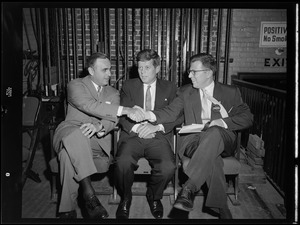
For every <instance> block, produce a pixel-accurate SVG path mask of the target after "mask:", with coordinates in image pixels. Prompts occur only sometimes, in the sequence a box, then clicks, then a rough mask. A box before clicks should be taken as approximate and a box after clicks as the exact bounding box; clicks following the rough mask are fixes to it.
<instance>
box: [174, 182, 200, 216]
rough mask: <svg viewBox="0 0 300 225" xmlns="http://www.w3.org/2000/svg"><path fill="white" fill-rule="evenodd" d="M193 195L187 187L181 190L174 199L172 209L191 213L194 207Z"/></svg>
mask: <svg viewBox="0 0 300 225" xmlns="http://www.w3.org/2000/svg"><path fill="white" fill-rule="evenodd" d="M194 199H195V194H194V193H193V191H192V190H191V189H189V188H188V187H184V188H182V189H181V191H180V193H179V195H178V196H177V198H176V201H175V203H174V207H175V208H177V209H181V210H184V211H188V212H189V211H192V210H193V207H194Z"/></svg>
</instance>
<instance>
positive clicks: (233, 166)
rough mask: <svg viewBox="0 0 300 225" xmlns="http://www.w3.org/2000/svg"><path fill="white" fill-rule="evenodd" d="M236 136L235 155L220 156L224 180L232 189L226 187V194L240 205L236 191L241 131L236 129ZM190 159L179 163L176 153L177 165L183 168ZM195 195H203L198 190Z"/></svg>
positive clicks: (178, 128)
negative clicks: (231, 196)
mask: <svg viewBox="0 0 300 225" xmlns="http://www.w3.org/2000/svg"><path fill="white" fill-rule="evenodd" d="M180 129H181V127H176V140H175V142H176V149H178V136H179V133H178V132H179V130H180ZM237 133H238V136H237V147H236V150H235V155H234V156H230V157H225V158H222V159H223V162H224V167H223V170H224V174H225V176H226V180H227V181H228V187H229V186H230V185H231V184H232V186H233V191H230V189H229V188H228V190H227V195H228V196H229V197H230V195H234V198H230V200H231V202H232V204H233V205H240V203H239V201H238V192H239V173H240V169H241V163H240V151H241V149H240V144H241V131H238V132H237ZM189 161H190V159H189V158H185V160H184V162H182V163H179V157H178V154H176V163H177V165H179V166H181V167H182V169H183V170H184V169H185V168H184V167H186V165H187V164H188V163H189ZM175 179H176V180H175V184H176V188H178V185H179V173H178V169H177V170H176V175H175ZM197 195H203V193H202V192H201V191H199V192H198V194H197ZM176 198H177V195H176V196H175V199H176Z"/></svg>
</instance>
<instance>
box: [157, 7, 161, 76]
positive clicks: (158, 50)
mask: <svg viewBox="0 0 300 225" xmlns="http://www.w3.org/2000/svg"><path fill="white" fill-rule="evenodd" d="M161 14H162V9H161V8H159V9H158V22H157V54H158V55H159V56H160V59H161V60H162V55H161V48H162V44H161V40H162V37H161V36H162V15H161ZM161 64H162V62H161ZM161 74H162V68H161V70H160V72H159V78H161Z"/></svg>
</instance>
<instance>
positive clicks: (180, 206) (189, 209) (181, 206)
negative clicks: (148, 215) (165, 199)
mask: <svg viewBox="0 0 300 225" xmlns="http://www.w3.org/2000/svg"><path fill="white" fill-rule="evenodd" d="M173 207H174V208H176V209H181V210H183V211H187V212H191V211H193V208H187V207H184V206H183V205H182V204H180V203H175V204H174V206H173Z"/></svg>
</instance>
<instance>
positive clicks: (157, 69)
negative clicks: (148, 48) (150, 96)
mask: <svg viewBox="0 0 300 225" xmlns="http://www.w3.org/2000/svg"><path fill="white" fill-rule="evenodd" d="M159 71H160V66H157V67H155V72H156V74H158V73H159Z"/></svg>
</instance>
